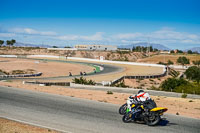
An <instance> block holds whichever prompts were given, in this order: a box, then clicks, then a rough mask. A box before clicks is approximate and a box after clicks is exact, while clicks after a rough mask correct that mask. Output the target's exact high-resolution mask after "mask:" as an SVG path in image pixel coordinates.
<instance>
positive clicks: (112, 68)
mask: <svg viewBox="0 0 200 133" xmlns="http://www.w3.org/2000/svg"><path fill="white" fill-rule="evenodd" d="M24 59H29V60H39V61H45V62H61V63H72V64H81V65H89V66H91V67H92V66H94V65H96V66H101V67H103V68H104V69H103V70H102V71H100V72H97V73H94V72H91V73H88V74H87V75H85V76H91V75H102V74H113V73H118V72H122V71H123V70H124V68H122V67H119V66H114V65H108V64H99V63H86V62H78V61H64V60H51V59H33V58H24ZM79 76H81V75H73V76H68V75H66V76H57V77H28V78H0V80H7V79H9V80H29V79H31V80H37V79H42V80H53V79H66V78H73V77H79Z"/></svg>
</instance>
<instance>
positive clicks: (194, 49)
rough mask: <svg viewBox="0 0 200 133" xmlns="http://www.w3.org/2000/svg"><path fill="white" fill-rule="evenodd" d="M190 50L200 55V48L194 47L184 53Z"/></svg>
mask: <svg viewBox="0 0 200 133" xmlns="http://www.w3.org/2000/svg"><path fill="white" fill-rule="evenodd" d="M188 50H191V51H192V52H198V53H200V47H193V48H189V49H186V50H184V51H185V52H187V51H188Z"/></svg>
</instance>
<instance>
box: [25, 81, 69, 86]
mask: <svg viewBox="0 0 200 133" xmlns="http://www.w3.org/2000/svg"><path fill="white" fill-rule="evenodd" d="M23 84H39V85H44V86H52V85H57V86H70V82H38V81H23Z"/></svg>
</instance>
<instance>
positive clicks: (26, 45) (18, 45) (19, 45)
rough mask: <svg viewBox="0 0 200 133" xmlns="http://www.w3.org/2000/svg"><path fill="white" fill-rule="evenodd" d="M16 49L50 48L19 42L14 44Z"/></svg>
mask: <svg viewBox="0 0 200 133" xmlns="http://www.w3.org/2000/svg"><path fill="white" fill-rule="evenodd" d="M14 46H16V47H41V48H51V47H52V46H49V45H44V44H28V43H21V42H16V43H15V44H14Z"/></svg>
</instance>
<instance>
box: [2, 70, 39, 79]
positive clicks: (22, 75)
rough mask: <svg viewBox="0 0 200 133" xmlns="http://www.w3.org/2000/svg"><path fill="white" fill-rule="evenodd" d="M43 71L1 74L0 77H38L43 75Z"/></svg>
mask: <svg viewBox="0 0 200 133" xmlns="http://www.w3.org/2000/svg"><path fill="white" fill-rule="evenodd" d="M41 75H42V73H41V72H39V73H36V74H19V75H0V78H2V79H3V78H17V77H37V76H41Z"/></svg>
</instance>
